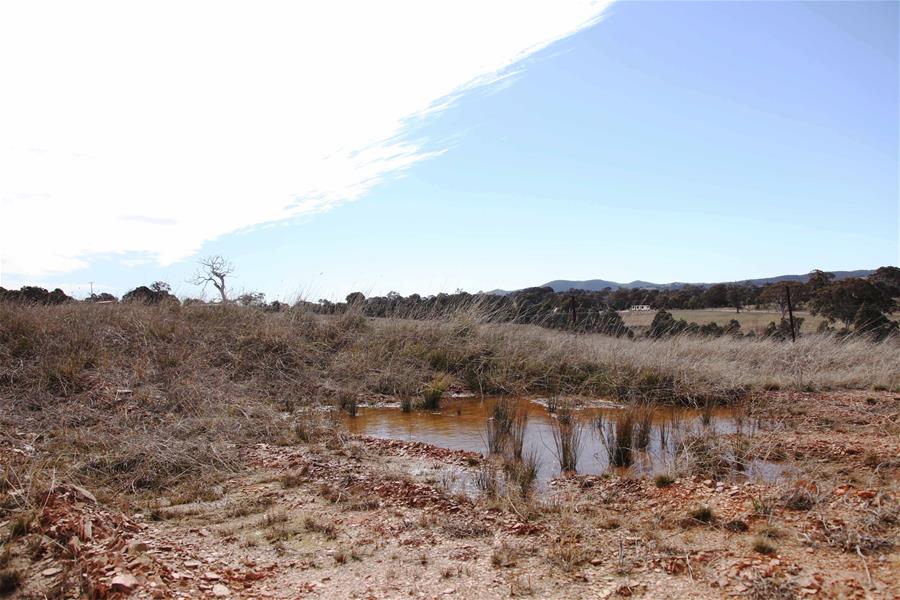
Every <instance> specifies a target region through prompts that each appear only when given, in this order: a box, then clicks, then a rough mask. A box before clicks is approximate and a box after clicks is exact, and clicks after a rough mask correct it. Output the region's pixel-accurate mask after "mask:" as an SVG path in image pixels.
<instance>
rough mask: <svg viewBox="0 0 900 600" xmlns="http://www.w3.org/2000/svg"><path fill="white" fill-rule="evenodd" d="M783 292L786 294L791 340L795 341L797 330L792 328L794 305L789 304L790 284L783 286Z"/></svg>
mask: <svg viewBox="0 0 900 600" xmlns="http://www.w3.org/2000/svg"><path fill="white" fill-rule="evenodd" d="M784 292H785V293H786V294H787V303H788V315H789V316H790V318H791V341H792V342H796V341H797V332H796V330H795V329H794V307H793V306H791V286H789V285H786V286H784Z"/></svg>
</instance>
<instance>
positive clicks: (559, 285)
mask: <svg viewBox="0 0 900 600" xmlns="http://www.w3.org/2000/svg"><path fill="white" fill-rule="evenodd" d="M828 272H829V273H833V274H834V277H835V279H848V278H850V277H868V276H869V275H871V274H872V273H874V272H875V269H857V270H855V271H828ZM808 279H809V273H806V274H801V275H775V276H773V277H760V278H757V279H739V280H735V281H715V282H708V283H686V282H683V281H673V282H670V283H653V282H651V281H643V280H640V279H636V280H634V281H630V282H628V283H620V282H617V281H609V280H606V279H583V280H577V279H574V280H572V279H554V280H553V281H548V282H547V283H545V284H543V285H541V286H536V287H550V288H553V291H555V292H568V291H572V290H579V291H587V292H599V291H602V290H604V289H606V288H607V287H608V288H611V289H612V290H617V289H620V288H624V289H635V288H638V289H648V290H672V289H678V288H682V287H685V286H688V285H691V286H698V287H710V286H713V285H718V284H720V283H725V284H728V283H740V284H750V285H766V284H769V283H779V282H782V281H799V282H802V283H805V282H806V281H807V280H808ZM523 289H525V288H523ZM513 291H518V290H500V289H496V290H491V291H489V292H486V293H488V294H493V295H497V296H505V295H506V294H511V293H512V292H513Z"/></svg>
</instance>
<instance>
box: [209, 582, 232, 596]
mask: <svg viewBox="0 0 900 600" xmlns="http://www.w3.org/2000/svg"><path fill="white" fill-rule="evenodd" d="M212 593H213V596H215V597H216V598H225V597H228V596H230V595H231V590H229V589H228V588H227V587H225V586H224V585H222V584H221V583H217V584H216V585H214V586H213V588H212Z"/></svg>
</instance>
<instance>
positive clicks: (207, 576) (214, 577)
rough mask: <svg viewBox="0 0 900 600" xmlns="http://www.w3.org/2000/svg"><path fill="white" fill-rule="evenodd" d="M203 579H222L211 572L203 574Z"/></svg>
mask: <svg viewBox="0 0 900 600" xmlns="http://www.w3.org/2000/svg"><path fill="white" fill-rule="evenodd" d="M203 579H205V580H207V581H218V580H220V579H222V576H221V575H219V574H217V573H213V572H212V571H207V572H206V573H204V574H203Z"/></svg>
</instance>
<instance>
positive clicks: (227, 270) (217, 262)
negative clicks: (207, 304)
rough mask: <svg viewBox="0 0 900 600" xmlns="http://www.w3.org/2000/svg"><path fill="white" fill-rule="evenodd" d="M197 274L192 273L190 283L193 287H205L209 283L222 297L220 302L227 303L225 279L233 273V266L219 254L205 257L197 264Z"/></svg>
mask: <svg viewBox="0 0 900 600" xmlns="http://www.w3.org/2000/svg"><path fill="white" fill-rule="evenodd" d="M198 264H199V265H200V266H199V267H197V272H196V273H194V276H193V278H191V280H190V283H193V284H194V285H202V286H203V288H204V289H205V288H206V285H207V284H209V283H211V284H213V286H214V287H215V288H216V290H218V292H219V295H220V296H222V302H228V294H227V293H226V290H225V278H226V277H228V276H229V275H231V274H232V273H234V265H233V264H231V261H230V260H228V259H227V258H225V257H224V256H222V255H220V254H214V255H212V256H207V257H206V258H204V259H202V260H200V262H199V263H198Z"/></svg>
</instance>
